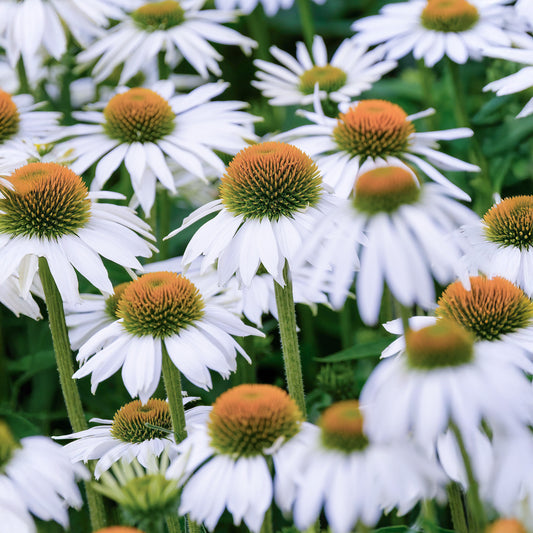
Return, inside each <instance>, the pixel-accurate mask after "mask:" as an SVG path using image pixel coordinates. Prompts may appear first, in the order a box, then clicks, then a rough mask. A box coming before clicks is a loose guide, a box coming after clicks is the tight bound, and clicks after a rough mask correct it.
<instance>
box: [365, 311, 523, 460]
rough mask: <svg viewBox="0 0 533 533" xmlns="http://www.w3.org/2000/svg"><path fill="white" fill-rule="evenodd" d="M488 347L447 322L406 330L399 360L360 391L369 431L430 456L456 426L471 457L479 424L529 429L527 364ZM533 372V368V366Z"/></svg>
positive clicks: (376, 372) (382, 367) (381, 365)
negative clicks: (408, 442)
mask: <svg viewBox="0 0 533 533" xmlns="http://www.w3.org/2000/svg"><path fill="white" fill-rule="evenodd" d="M502 350H507V351H509V348H504V347H502V346H501V345H498V344H495V343H490V342H475V341H474V336H473V335H472V334H471V333H470V332H468V331H467V330H465V329H464V328H463V327H462V326H460V325H458V324H457V323H455V322H453V321H451V320H448V319H445V318H442V319H440V320H438V321H437V322H436V323H435V324H433V325H431V326H427V327H424V328H422V329H419V330H417V331H413V330H408V331H407V336H406V347H405V350H402V352H401V353H400V355H399V356H398V357H393V358H388V359H385V360H383V361H381V362H380V363H379V364H378V366H377V367H376V368H375V369H374V371H373V372H372V374H371V375H370V377H369V379H368V381H367V382H366V383H365V385H364V387H363V390H362V391H361V405H362V406H363V407H364V413H365V431H366V432H367V434H368V435H369V437H371V438H375V439H378V440H382V441H383V440H385V441H390V440H394V439H396V438H404V437H406V436H407V435H411V436H412V437H413V438H414V439H415V440H416V441H417V442H419V443H420V444H421V445H422V446H424V447H425V448H426V449H427V450H429V451H431V450H435V449H436V445H437V441H438V439H439V438H440V437H442V435H444V433H445V432H446V430H447V429H448V428H450V427H452V426H455V427H456V428H457V432H458V433H459V434H460V435H461V438H462V439H463V441H464V444H465V447H466V450H467V452H468V453H469V455H472V454H471V452H472V451H473V450H474V449H475V444H476V442H477V438H476V437H477V434H478V433H479V432H480V431H482V429H481V427H482V426H481V424H482V423H484V424H487V426H488V427H489V428H491V429H492V430H494V428H498V429H500V428H506V429H513V430H514V429H516V428H521V427H526V426H527V425H528V424H531V421H532V417H533V415H532V413H533V396H532V395H531V384H530V383H529V380H528V378H527V377H526V376H525V375H524V373H523V372H522V370H521V369H520V368H518V366H521V367H523V368H527V367H528V363H529V361H528V360H527V358H526V357H525V355H523V354H522V353H515V354H513V358H512V359H513V360H514V362H516V361H517V360H518V359H519V358H522V360H523V362H522V363H521V364H520V365H516V364H512V363H511V362H510V361H509V360H507V359H506V357H505V355H504V354H502ZM529 367H530V372H531V364H529Z"/></svg>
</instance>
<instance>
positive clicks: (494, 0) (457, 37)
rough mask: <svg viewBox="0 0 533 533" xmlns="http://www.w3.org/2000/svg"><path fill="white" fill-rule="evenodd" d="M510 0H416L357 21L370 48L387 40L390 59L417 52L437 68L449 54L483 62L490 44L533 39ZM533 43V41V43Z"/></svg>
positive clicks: (457, 59) (360, 37) (458, 59)
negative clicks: (485, 50)
mask: <svg viewBox="0 0 533 533" xmlns="http://www.w3.org/2000/svg"><path fill="white" fill-rule="evenodd" d="M506 3H508V2H507V0H470V1H467V0H453V1H452V2H444V1H442V0H428V1H425V0H412V1H410V2H400V3H396V4H394V3H393V4H387V5H386V6H385V7H383V8H382V10H381V12H380V14H379V15H373V16H370V17H365V18H362V19H360V20H358V21H356V22H354V24H353V25H352V29H353V30H354V31H356V32H358V33H357V35H356V39H357V40H358V41H359V42H360V43H363V44H365V45H367V46H371V45H375V44H378V43H384V44H383V45H384V46H385V48H386V50H387V57H388V58H389V59H399V58H401V57H403V56H405V55H407V54H408V53H409V52H411V51H412V52H413V56H414V58H415V59H424V62H425V64H426V66H428V67H432V66H433V65H435V63H437V62H438V61H440V60H441V59H442V58H443V57H444V56H447V57H449V58H450V59H451V60H452V61H453V62H454V63H461V64H462V63H466V61H467V60H468V59H469V58H470V59H475V60H478V61H479V60H480V59H481V58H482V57H483V55H484V49H485V48H486V47H487V46H511V44H513V43H523V42H524V41H531V37H529V36H528V35H527V33H526V28H525V27H522V25H520V24H519V21H518V20H517V15H516V14H515V12H514V8H513V7H512V6H506V5H504V4H506ZM532 42H533V41H532Z"/></svg>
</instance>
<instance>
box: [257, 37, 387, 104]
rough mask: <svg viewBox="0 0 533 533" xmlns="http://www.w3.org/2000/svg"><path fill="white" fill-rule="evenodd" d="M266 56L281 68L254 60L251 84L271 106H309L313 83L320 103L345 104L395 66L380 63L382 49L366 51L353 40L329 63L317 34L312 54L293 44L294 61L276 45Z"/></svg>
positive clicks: (341, 48)
mask: <svg viewBox="0 0 533 533" xmlns="http://www.w3.org/2000/svg"><path fill="white" fill-rule="evenodd" d="M270 53H271V54H272V55H273V56H274V57H275V58H276V59H277V60H278V61H279V62H280V63H281V64H282V65H283V66H279V65H275V64H273V63H269V62H268V61H263V60H261V59H257V60H256V61H255V62H254V63H255V65H256V67H258V68H259V69H260V70H259V71H258V72H257V73H256V76H257V77H258V78H259V81H252V85H253V86H254V87H257V88H258V89H259V90H260V91H261V92H262V93H263V95H264V96H265V97H266V98H269V99H270V100H269V101H270V104H271V105H280V106H287V105H298V104H300V105H306V104H311V103H312V102H313V98H314V91H315V86H316V85H317V84H318V97H319V98H320V99H321V100H331V101H332V102H335V103H339V102H348V101H350V100H351V99H352V98H353V97H354V96H357V95H359V94H361V93H362V92H363V91H366V90H368V89H370V88H371V87H372V84H373V83H374V82H376V81H378V80H379V79H380V78H381V76H383V74H386V73H387V72H389V71H390V70H392V69H393V68H394V67H395V66H396V62H395V61H384V60H383V56H384V54H385V50H384V49H383V48H375V49H374V50H372V51H368V50H367V47H366V46H364V45H361V44H358V43H356V42H355V40H354V38H351V39H345V40H344V41H343V42H342V43H341V45H340V46H339V48H338V49H337V51H336V52H335V53H334V54H333V56H332V58H331V60H330V61H328V54H327V50H326V45H325V44H324V40H323V39H322V37H320V36H319V35H315V37H314V39H313V48H312V54H310V53H309V52H308V50H307V48H306V46H305V44H304V43H303V42H298V43H296V58H294V57H292V56H291V55H289V54H288V53H287V52H284V51H283V50H280V49H279V48H278V47H276V46H273V47H271V48H270Z"/></svg>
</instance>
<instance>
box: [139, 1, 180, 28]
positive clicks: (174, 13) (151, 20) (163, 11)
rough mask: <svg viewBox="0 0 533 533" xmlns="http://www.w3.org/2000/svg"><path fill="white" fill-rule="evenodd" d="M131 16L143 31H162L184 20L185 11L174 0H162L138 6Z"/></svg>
mask: <svg viewBox="0 0 533 533" xmlns="http://www.w3.org/2000/svg"><path fill="white" fill-rule="evenodd" d="M131 18H132V19H133V21H134V22H135V24H137V26H138V27H139V28H141V29H143V30H145V31H149V32H152V31H157V30H163V31H164V30H168V29H170V28H173V27H174V26H179V25H180V24H181V23H182V22H183V21H184V20H185V11H184V9H183V8H182V7H181V5H180V3H179V2H176V0H163V1H162V2H152V3H150V4H145V5H143V6H141V7H139V8H138V9H136V10H135V11H133V13H131Z"/></svg>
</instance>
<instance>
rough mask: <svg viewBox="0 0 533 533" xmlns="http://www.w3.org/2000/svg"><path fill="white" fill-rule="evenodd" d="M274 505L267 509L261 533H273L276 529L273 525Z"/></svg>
mask: <svg viewBox="0 0 533 533" xmlns="http://www.w3.org/2000/svg"><path fill="white" fill-rule="evenodd" d="M272 522H273V521H272V505H271V506H270V507H269V508H268V509H267V511H266V513H265V517H264V518H263V525H262V526H261V531H260V532H259V533H273V531H274V527H273V524H272Z"/></svg>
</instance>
